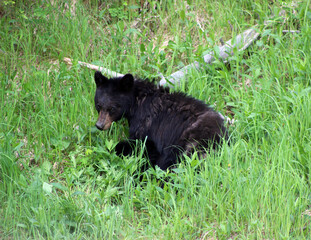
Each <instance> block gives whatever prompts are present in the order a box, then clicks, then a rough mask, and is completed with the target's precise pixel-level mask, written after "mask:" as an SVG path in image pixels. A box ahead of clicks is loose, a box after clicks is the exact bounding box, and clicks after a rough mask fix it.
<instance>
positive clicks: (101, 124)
mask: <svg viewBox="0 0 311 240" xmlns="http://www.w3.org/2000/svg"><path fill="white" fill-rule="evenodd" d="M94 78H95V83H96V92H95V108H96V110H97V112H98V114H99V116H98V120H97V122H96V127H97V128H98V129H99V130H107V129H109V128H110V126H111V124H112V122H114V121H118V120H120V119H121V118H122V117H123V116H126V114H128V113H129V110H130V107H131V105H132V102H133V88H134V77H133V76H132V75H131V74H126V75H124V76H123V77H116V78H110V79H108V78H107V77H105V76H104V75H102V73H101V72H99V71H97V72H96V73H95V77H94Z"/></svg>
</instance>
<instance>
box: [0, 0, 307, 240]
mask: <svg viewBox="0 0 311 240" xmlns="http://www.w3.org/2000/svg"><path fill="white" fill-rule="evenodd" d="M35 2H36V3H34V2H33V1H26V0H23V1H15V2H13V1H2V2H1V3H0V16H1V17H0V103H1V108H0V115H1V118H0V219H1V221H0V238H1V239H137V238H141V239H308V238H310V236H311V190H310V189H311V187H310V169H311V145H310V142H311V118H310V116H309V114H310V112H311V48H310V42H311V5H310V3H309V2H308V1H300V2H297V3H294V4H291V3H292V2H290V1H287V2H285V3H283V2H281V1H274V3H273V2H272V1H263V0H255V1H246V0H241V1H228V0H225V1H200V0H192V1H191V0H190V1H179V0H177V1H159V2H160V3H159V2H158V1H149V5H148V6H147V5H145V6H144V7H143V8H142V7H141V6H140V5H139V4H140V1H135V0H131V1H116V0H114V1H109V3H106V1H77V3H76V5H75V6H74V7H73V6H72V7H71V9H70V3H72V2H74V1H68V3H67V2H66V1H64V0H55V1H35ZM139 8H140V9H139ZM71 10H72V11H71ZM280 13H282V14H283V15H282V16H280V15H279V14H280ZM268 19H269V20H270V23H269V24H268V25H264V21H265V20H268ZM255 24H258V25H257V26H258V29H259V30H260V31H261V33H262V35H261V38H260V39H259V40H258V41H257V42H256V43H254V44H253V45H252V46H251V47H250V48H249V49H247V50H246V51H245V52H241V53H236V54H235V55H234V56H232V57H230V58H229V60H230V65H229V64H224V63H222V62H220V61H216V62H215V63H213V64H212V65H210V66H206V68H205V69H203V70H201V71H192V72H191V73H190V74H188V76H187V81H183V82H182V84H181V85H180V86H178V87H176V89H177V90H181V91H184V92H187V93H188V94H191V95H192V96H194V97H196V98H198V99H201V100H203V101H205V102H208V103H210V104H211V105H213V106H214V107H215V109H217V110H218V111H220V112H221V113H222V114H224V115H226V116H228V117H230V118H232V119H234V120H235V121H234V124H233V125H231V126H229V130H230V139H231V143H230V145H226V144H225V145H224V146H223V147H222V148H221V149H220V150H219V151H218V152H216V153H210V154H208V156H206V158H204V159H199V158H198V156H197V155H196V154H195V155H194V156H192V157H191V158H186V159H185V161H184V162H183V163H181V164H180V166H179V167H178V168H176V169H174V170H173V171H172V172H170V173H164V172H162V171H160V170H159V169H149V170H148V171H147V172H146V173H140V172H139V165H140V164H141V162H142V161H145V159H143V158H142V157H141V153H140V152H138V153H137V154H136V155H135V156H132V157H129V158H124V159H122V158H119V157H118V156H116V154H115V153H114V151H113V148H114V146H115V145H116V144H117V142H118V141H119V140H120V139H123V138H125V137H126V134H127V123H126V122H124V121H123V122H120V123H117V124H113V126H112V128H111V129H110V130H109V131H106V132H100V131H97V130H96V128H95V127H94V124H95V122H96V119H97V113H96V111H95V108H94V103H93V98H94V92H95V84H94V80H93V74H94V72H93V71H92V70H89V69H86V68H83V67H80V66H79V65H77V61H78V60H79V61H85V62H90V63H94V64H97V65H101V66H104V67H106V68H109V69H111V70H114V71H117V72H120V73H127V72H131V73H133V74H135V75H137V76H140V77H148V78H152V77H157V76H159V74H163V75H164V76H169V75H170V74H171V73H172V72H174V71H177V70H178V69H179V68H181V67H182V66H184V65H187V64H190V63H192V62H193V61H200V62H202V56H203V55H204V54H205V53H206V52H209V51H211V50H213V49H215V50H217V48H215V46H217V45H220V44H221V41H220V39H221V38H222V39H223V40H224V41H227V40H228V39H230V38H232V37H234V36H235V35H237V34H238V33H241V32H242V31H244V30H246V29H247V28H249V27H251V26H253V25H255ZM230 25H231V26H232V27H231V26H230ZM295 29H296V30H300V33H296V34H288V33H287V34H284V33H282V30H295ZM63 57H70V58H72V59H74V61H75V64H74V66H73V67H69V66H67V65H66V64H65V63H64V62H63V61H62V59H63ZM138 144H140V143H138ZM141 174H143V176H144V179H145V180H144V181H143V182H140V180H139V179H140V175H141ZM167 175H168V176H169V177H170V178H171V179H172V180H173V181H172V182H169V183H167V184H166V185H165V186H164V188H160V187H159V183H158V181H161V179H164V178H167Z"/></svg>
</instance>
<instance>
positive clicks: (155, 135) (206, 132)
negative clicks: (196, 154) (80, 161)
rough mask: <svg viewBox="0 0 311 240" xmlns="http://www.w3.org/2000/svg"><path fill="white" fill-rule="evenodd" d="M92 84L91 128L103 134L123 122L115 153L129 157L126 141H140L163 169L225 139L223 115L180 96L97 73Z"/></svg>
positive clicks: (129, 146) (144, 83)
mask: <svg viewBox="0 0 311 240" xmlns="http://www.w3.org/2000/svg"><path fill="white" fill-rule="evenodd" d="M95 83H96V93H95V107H96V110H97V112H98V114H99V117H98V121H97V122H96V127H97V128H98V129H100V130H107V129H109V127H110V126H111V124H112V122H114V121H118V120H120V119H121V118H123V117H124V118H126V119H127V120H128V124H129V139H128V140H126V141H122V142H120V143H118V144H117V146H116V148H115V150H116V152H117V154H118V155H121V154H123V155H128V154H131V153H132V144H131V142H133V140H134V141H135V140H136V139H140V140H142V141H145V148H146V151H147V155H148V158H149V160H150V163H151V165H152V166H154V165H157V166H159V167H160V168H161V169H162V170H166V169H168V168H169V167H171V166H173V165H174V164H176V163H177V160H178V157H180V156H181V155H182V154H188V155H189V154H191V153H193V151H195V150H204V149H205V148H210V147H212V148H215V147H216V146H217V144H219V143H221V141H222V139H223V138H225V139H227V130H226V128H225V126H224V118H223V116H222V115H221V114H219V113H217V112H216V111H214V110H213V109H212V108H210V107H209V106H207V105H206V104H204V103H203V102H201V101H199V100H197V99H194V98H192V97H189V96H187V95H186V94H184V93H181V92H174V93H170V92H169V89H168V88H163V87H157V86H156V85H155V84H153V83H151V82H148V81H146V80H145V81H143V80H134V77H133V76H132V75H131V74H126V75H124V76H123V77H116V78H110V79H108V78H107V77H105V76H103V75H102V74H101V72H99V71H97V72H96V73H95Z"/></svg>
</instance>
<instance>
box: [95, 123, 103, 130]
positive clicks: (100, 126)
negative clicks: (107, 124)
mask: <svg viewBox="0 0 311 240" xmlns="http://www.w3.org/2000/svg"><path fill="white" fill-rule="evenodd" d="M95 126H96V127H97V128H98V129H99V130H103V129H104V126H103V125H101V124H99V123H98V122H97V123H96V124H95Z"/></svg>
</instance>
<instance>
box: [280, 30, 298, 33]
mask: <svg viewBox="0 0 311 240" xmlns="http://www.w3.org/2000/svg"><path fill="white" fill-rule="evenodd" d="M282 33H300V30H283V31H282Z"/></svg>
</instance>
